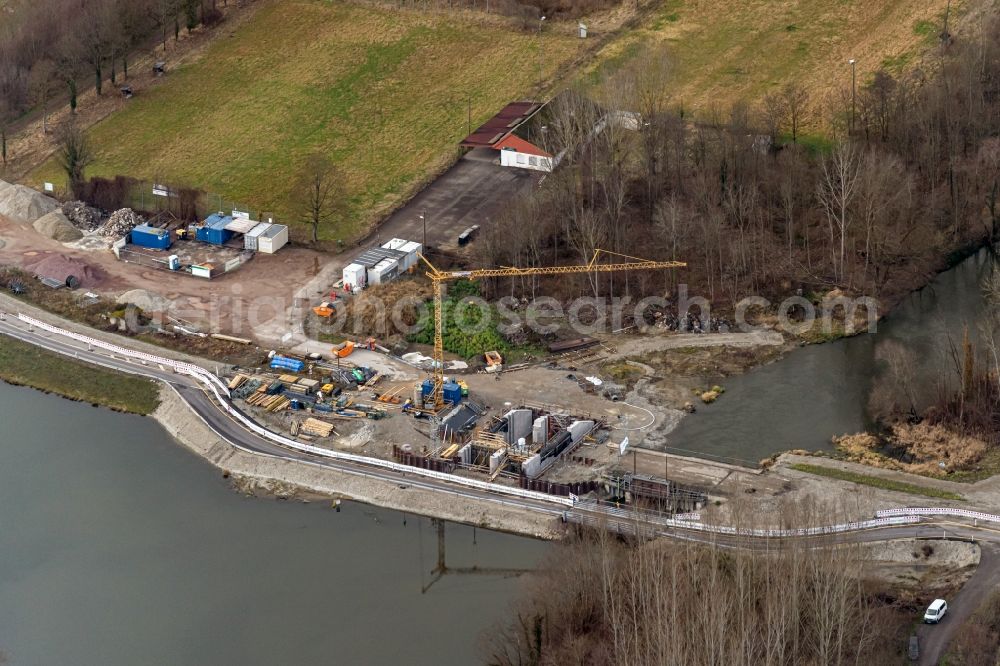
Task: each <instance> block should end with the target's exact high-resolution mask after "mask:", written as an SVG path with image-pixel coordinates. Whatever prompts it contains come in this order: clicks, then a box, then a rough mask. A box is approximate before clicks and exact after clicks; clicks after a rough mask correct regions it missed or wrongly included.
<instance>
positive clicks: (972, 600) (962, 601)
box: [917, 540, 1000, 666]
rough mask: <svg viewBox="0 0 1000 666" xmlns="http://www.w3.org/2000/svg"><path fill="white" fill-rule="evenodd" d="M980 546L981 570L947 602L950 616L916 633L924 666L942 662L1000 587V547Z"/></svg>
mask: <svg viewBox="0 0 1000 666" xmlns="http://www.w3.org/2000/svg"><path fill="white" fill-rule="evenodd" d="M979 546H980V553H981V554H980V559H979V566H978V567H976V572H975V573H974V574H973V575H972V578H970V579H969V580H968V582H967V583H966V584H965V585H963V586H962V589H961V590H959V591H958V593H956V594H955V596H953V597H952V598H951V599H946V601H947V602H948V613H947V614H946V615H945V616H944V619H943V620H941V622H940V623H939V624H921V625H920V627H919V628H918V629H917V637H918V639H919V643H920V664H921V666H933V665H934V664H937V663H938V661H940V659H941V657H942V656H944V652H945V648H946V647H947V646H948V644H949V643H950V642H951V639H952V637H953V636H954V635H955V632H956V631H957V630H958V628H959V627H961V626H962V624H963V623H964V622H965V621H966V620H968V619H969V616H971V615H972V614H973V613H974V612H975V610H976V609H977V608H979V607H980V606H981V605H982V604H983V602H984V601H986V597H987V596H988V595H989V594H990V593H991V592H993V591H994V590H996V589H997V586H1000V552H998V550H1000V544H998V543H997V542H995V541H994V542H992V543H983V542H982V541H981V540H980V544H979Z"/></svg>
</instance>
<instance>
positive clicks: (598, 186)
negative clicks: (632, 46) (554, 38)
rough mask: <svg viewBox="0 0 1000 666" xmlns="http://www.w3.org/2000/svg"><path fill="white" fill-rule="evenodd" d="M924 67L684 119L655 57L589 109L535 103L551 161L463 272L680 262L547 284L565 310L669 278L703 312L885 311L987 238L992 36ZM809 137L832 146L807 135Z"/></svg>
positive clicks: (603, 87)
mask: <svg viewBox="0 0 1000 666" xmlns="http://www.w3.org/2000/svg"><path fill="white" fill-rule="evenodd" d="M928 62H929V65H928V66H927V67H925V68H922V69H915V70H913V71H911V72H908V73H906V74H903V75H893V74H892V73H890V72H888V71H884V70H880V71H878V72H877V73H875V75H874V76H873V77H872V78H871V79H870V80H867V81H860V82H859V83H858V85H857V87H856V88H855V89H853V90H852V89H851V87H850V83H851V78H850V74H849V71H850V70H849V69H845V72H847V74H846V76H845V87H844V88H843V89H842V90H838V91H835V92H833V93H831V94H830V95H829V96H828V97H824V98H823V99H814V98H811V93H810V92H809V91H807V90H806V89H804V88H802V87H800V86H798V85H796V84H795V83H789V84H787V85H785V86H783V87H781V88H779V89H776V90H774V91H773V92H771V93H770V94H768V95H767V96H766V97H765V98H764V99H762V100H759V101H758V102H757V103H756V104H750V103H747V102H737V103H735V104H733V105H731V106H730V107H728V108H725V109H722V108H718V109H715V110H712V111H711V112H709V113H707V114H705V115H703V116H700V117H698V118H692V117H690V115H689V114H687V113H686V112H685V110H684V109H683V107H682V105H681V100H677V99H674V98H673V96H672V94H671V82H672V77H673V63H672V61H671V58H670V54H669V51H667V50H664V49H663V48H659V47H650V48H648V49H647V50H646V51H645V52H643V53H641V54H640V55H639V56H638V57H636V58H634V59H633V61H632V64H630V65H628V66H626V67H625V68H623V69H622V70H620V71H618V72H615V73H613V74H611V75H609V76H607V77H606V78H605V80H603V81H602V82H601V84H600V85H599V87H598V90H597V92H596V95H595V94H593V93H591V92H590V91H588V93H587V94H588V95H590V96H591V97H593V98H594V99H595V102H596V103H594V102H590V101H588V100H587V98H586V96H585V95H584V94H572V93H571V94H562V95H559V96H557V97H556V98H555V99H554V100H553V101H552V102H551V103H550V109H549V112H550V117H549V119H548V122H547V126H546V130H547V131H546V132H545V137H544V141H545V142H546V143H547V146H545V145H543V146H542V147H543V148H547V149H548V150H549V152H553V153H562V154H563V155H564V157H563V159H562V162H561V163H560V165H559V167H558V168H557V169H556V170H555V171H554V172H553V173H552V174H549V175H548V176H547V177H546V179H545V181H544V183H543V185H542V187H541V188H539V189H538V191H537V192H536V193H535V194H534V195H532V196H530V197H526V198H525V199H523V200H521V201H519V202H517V203H515V204H514V205H513V206H511V207H510V208H509V209H508V210H507V211H506V213H505V214H504V215H502V216H501V217H500V218H499V219H498V220H496V221H495V224H493V225H491V227H490V228H488V229H485V230H484V232H485V233H484V235H483V241H482V242H481V244H480V250H479V251H480V256H479V257H477V260H479V261H481V262H482V263H484V264H486V265H516V266H539V265H550V264H556V263H564V262H566V261H568V260H577V261H580V262H585V261H587V260H588V259H589V257H590V256H592V254H593V251H594V249H595V248H598V247H600V248H604V249H607V250H612V251H614V252H620V253H623V254H629V255H635V256H641V257H644V258H649V259H670V260H681V261H686V262H688V268H687V269H685V270H684V271H683V272H682V273H681V274H680V276H679V277H675V276H667V277H664V276H663V275H662V274H648V275H647V274H637V275H632V276H629V275H626V276H615V275H608V276H604V277H599V276H598V275H593V276H590V278H589V280H587V281H584V280H580V281H578V282H575V283H574V282H571V281H566V280H560V282H559V284H558V285H554V286H555V287H556V288H557V289H559V288H561V289H563V290H565V291H573V290H575V291H576V293H575V294H572V293H566V294H565V295H566V296H567V297H569V296H573V295H579V293H580V292H591V293H592V294H593V295H595V296H598V295H600V296H606V295H611V294H615V295H620V294H623V293H628V294H631V295H650V294H652V293H654V292H657V291H661V290H664V289H665V288H668V287H671V286H673V284H672V281H673V280H675V279H680V280H681V281H683V282H685V283H687V284H688V285H690V287H691V289H692V291H693V292H697V293H699V294H700V295H704V296H707V297H709V298H710V299H711V300H712V301H714V302H716V303H730V304H731V303H733V302H736V301H738V300H739V299H741V298H743V297H745V296H748V295H751V294H760V295H764V296H767V297H772V296H779V297H785V296H788V295H790V293H794V292H795V291H797V290H799V289H801V290H802V293H804V294H806V295H807V296H808V295H809V294H822V293H825V292H827V291H829V290H833V289H838V288H839V289H842V290H845V291H850V292H855V293H864V294H866V295H871V296H876V297H881V298H884V299H889V300H891V299H894V298H896V297H898V296H899V295H901V294H903V293H905V292H907V291H909V290H910V289H912V288H914V287H916V286H919V285H920V284H922V283H923V282H924V281H926V279H927V277H928V276H929V275H930V274H931V273H932V272H933V271H935V270H937V269H940V268H941V267H942V266H943V264H944V262H945V260H946V258H947V257H948V256H949V255H950V254H952V253H953V252H955V251H957V250H960V249H963V248H967V247H971V246H975V245H978V244H982V243H983V242H985V241H987V240H989V239H991V238H996V236H997V233H998V229H997V221H998V210H997V206H996V197H997V191H998V181H1000V139H998V137H997V134H996V128H997V127H998V126H1000V21H998V19H997V17H996V15H995V14H994V15H992V16H991V17H989V18H988V19H984V21H983V24H982V28H981V32H979V33H978V34H974V35H968V36H967V37H959V38H955V39H949V42H948V43H947V44H943V45H942V46H941V47H939V49H937V50H936V51H935V53H934V54H933V55H932V56H931V57H930V58H929V60H928ZM812 94H815V93H812ZM621 109H625V110H628V112H627V113H623V112H621V111H618V110H621ZM816 126H822V127H828V128H831V129H830V132H829V134H827V135H826V136H830V137H832V138H829V139H827V138H825V137H824V136H816V135H813V136H809V135H808V134H807V133H805V131H804V128H808V127H816ZM534 286H535V285H534V283H522V282H517V283H515V284H513V285H510V288H511V289H512V290H514V291H517V290H518V289H520V290H521V291H523V292H529V293H528V294H527V295H531V294H530V292H531V291H532V290H533V289H534Z"/></svg>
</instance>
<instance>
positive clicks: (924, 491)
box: [790, 463, 965, 500]
mask: <svg viewBox="0 0 1000 666" xmlns="http://www.w3.org/2000/svg"><path fill="white" fill-rule="evenodd" d="M790 467H791V468H792V469H794V470H798V471H799V472H808V473H809V474H815V475H817V476H825V477H828V478H831V479H838V480H840V481H850V482H852V483H859V484H861V485H863V486H872V487H873V488H882V489H883V490H894V491H896V492H900V493H909V494H910V495H923V496H924V497H934V498H936V499H946V500H964V499H965V498H964V497H962V496H961V495H958V494H956V493H952V492H949V491H947V490H938V489H937V488H931V487H928V486H918V485H915V484H912V483H904V482H902V481H892V480H890V479H883V478H882V477H880V476H870V475H868V474H857V473H855V472H847V471H844V470H840V469H834V468H832V467H824V466H822V465H808V464H805V463H795V464H794V465H790Z"/></svg>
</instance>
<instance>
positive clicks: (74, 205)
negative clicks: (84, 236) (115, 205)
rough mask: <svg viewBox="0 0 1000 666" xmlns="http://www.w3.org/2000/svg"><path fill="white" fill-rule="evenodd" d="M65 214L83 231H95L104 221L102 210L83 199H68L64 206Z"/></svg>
mask: <svg viewBox="0 0 1000 666" xmlns="http://www.w3.org/2000/svg"><path fill="white" fill-rule="evenodd" d="M62 212H63V215H65V216H66V217H67V219H69V221H70V223H71V224H72V225H73V226H74V227H76V228H77V229H79V230H81V231H94V230H95V229H97V228H98V227H99V226H101V223H102V222H103V221H104V219H103V218H104V216H103V215H102V214H101V211H100V210H99V209H97V208H94V207H93V206H88V205H87V204H85V203H84V202H82V201H68V202H66V203H64V204H63V206H62Z"/></svg>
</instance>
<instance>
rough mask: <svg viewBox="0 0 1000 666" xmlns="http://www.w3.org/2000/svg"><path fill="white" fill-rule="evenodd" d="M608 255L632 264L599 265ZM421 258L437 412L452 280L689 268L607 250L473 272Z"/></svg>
mask: <svg viewBox="0 0 1000 666" xmlns="http://www.w3.org/2000/svg"><path fill="white" fill-rule="evenodd" d="M604 256H612V257H617V258H620V259H628V260H630V261H626V262H618V263H609V264H599V263H597V262H598V261H599V260H600V259H601V258H602V257H604ZM420 258H421V259H422V260H423V262H424V263H425V264H427V266H428V268H429V270H428V271H427V277H429V278H430V279H431V282H432V283H433V285H434V371H433V377H434V393H433V396H434V409H435V411H436V410H438V409H440V408H441V407H443V406H444V396H443V387H444V341H443V333H442V312H441V310H442V302H443V300H444V299H443V296H442V292H443V290H444V283H445V282H449V281H451V280H461V279H466V280H477V279H479V278H492V277H526V276H532V275H566V274H570V273H611V272H613V271H639V270H652V269H660V268H682V267H684V266H687V264H686V263H684V262H682V261H651V260H649V259H639V258H638V257H630V256H628V255H626V254H618V253H617V252H609V251H607V250H601V249H598V250H595V251H594V256H593V258H591V260H590V262H589V263H587V264H583V265H580V266H543V267H540V268H514V267H509V268H507V267H505V268H478V269H474V270H469V271H442V270H438V268H436V267H435V266H434V264H432V263H431V262H430V261H428V260H427V257H425V256H423V255H420Z"/></svg>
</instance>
